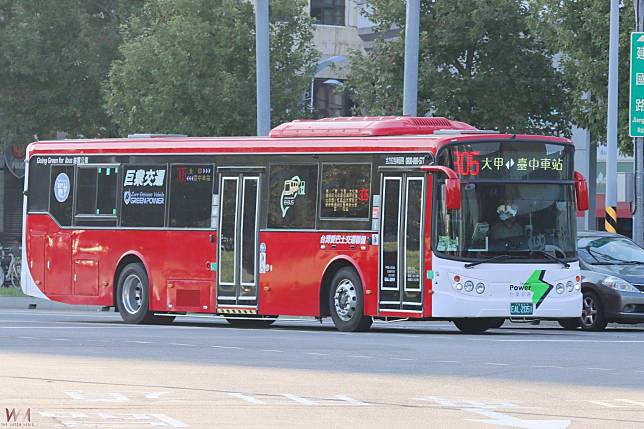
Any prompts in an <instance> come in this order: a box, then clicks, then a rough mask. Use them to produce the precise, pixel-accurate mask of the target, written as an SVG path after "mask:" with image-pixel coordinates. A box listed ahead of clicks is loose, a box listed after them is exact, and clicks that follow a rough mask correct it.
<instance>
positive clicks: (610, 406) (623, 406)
mask: <svg viewBox="0 0 644 429" xmlns="http://www.w3.org/2000/svg"><path fill="white" fill-rule="evenodd" d="M588 402H590V403H591V404H595V405H599V406H601V407H606V408H625V407H626V405H615V404H611V403H610V402H605V401H588Z"/></svg>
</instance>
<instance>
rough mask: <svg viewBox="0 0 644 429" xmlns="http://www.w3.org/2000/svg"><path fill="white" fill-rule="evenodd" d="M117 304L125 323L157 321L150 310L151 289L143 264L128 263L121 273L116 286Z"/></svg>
mask: <svg viewBox="0 0 644 429" xmlns="http://www.w3.org/2000/svg"><path fill="white" fill-rule="evenodd" d="M116 297H117V299H116V306H117V308H118V310H119V313H120V314H121V318H122V319H123V321H124V322H125V323H132V324H143V323H156V322H157V317H155V316H154V314H153V313H152V312H150V311H149V307H150V289H149V283H148V274H147V273H146V272H145V268H143V266H142V265H141V264H136V263H134V264H128V265H126V266H125V268H123V270H122V271H121V273H120V274H119V278H118V283H117V287H116Z"/></svg>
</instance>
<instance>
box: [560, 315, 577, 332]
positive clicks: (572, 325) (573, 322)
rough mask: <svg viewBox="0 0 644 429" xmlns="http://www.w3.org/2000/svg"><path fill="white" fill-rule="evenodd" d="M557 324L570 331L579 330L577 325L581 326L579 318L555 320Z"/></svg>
mask: <svg viewBox="0 0 644 429" xmlns="http://www.w3.org/2000/svg"><path fill="white" fill-rule="evenodd" d="M557 323H559V325H560V326H561V327H562V328H564V329H568V330H571V331H572V330H574V329H577V328H579V325H581V322H580V319H579V317H571V318H568V319H559V320H557Z"/></svg>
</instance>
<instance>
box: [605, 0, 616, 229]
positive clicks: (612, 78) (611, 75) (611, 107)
mask: <svg viewBox="0 0 644 429" xmlns="http://www.w3.org/2000/svg"><path fill="white" fill-rule="evenodd" d="M618 35H619V0H611V2H610V42H609V49H608V121H607V130H606V137H607V144H608V156H607V160H606V201H605V204H604V206H605V208H606V217H605V219H604V229H605V230H606V231H609V232H617V79H618V74H617V54H618V48H619V46H618Z"/></svg>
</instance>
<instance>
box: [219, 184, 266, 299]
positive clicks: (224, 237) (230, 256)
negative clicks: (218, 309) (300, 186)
mask: <svg viewBox="0 0 644 429" xmlns="http://www.w3.org/2000/svg"><path fill="white" fill-rule="evenodd" d="M219 189H220V192H219V194H220V203H219V210H220V211H219V234H218V236H219V244H218V261H219V263H218V265H219V268H218V275H217V306H223V307H229V306H244V307H249V306H251V307H257V284H258V282H257V278H258V273H257V256H258V252H257V238H258V232H259V230H258V220H257V215H258V209H259V175H258V174H257V173H254V174H249V173H241V174H236V173H234V174H233V173H227V174H222V175H221V181H220V186H219Z"/></svg>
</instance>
